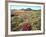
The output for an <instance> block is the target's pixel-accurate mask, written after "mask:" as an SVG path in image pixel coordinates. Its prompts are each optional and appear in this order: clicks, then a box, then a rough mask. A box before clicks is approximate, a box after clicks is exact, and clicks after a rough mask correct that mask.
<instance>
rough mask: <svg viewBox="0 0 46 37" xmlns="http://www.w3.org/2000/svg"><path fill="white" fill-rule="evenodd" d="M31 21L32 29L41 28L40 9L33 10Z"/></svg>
mask: <svg viewBox="0 0 46 37" xmlns="http://www.w3.org/2000/svg"><path fill="white" fill-rule="evenodd" d="M29 23H30V24H31V26H32V30H40V29H41V15H40V11H39V12H38V11H33V12H32V15H31V17H30V18H29Z"/></svg>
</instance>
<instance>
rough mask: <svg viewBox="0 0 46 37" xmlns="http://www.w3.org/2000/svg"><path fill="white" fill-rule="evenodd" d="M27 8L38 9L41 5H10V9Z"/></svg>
mask: <svg viewBox="0 0 46 37" xmlns="http://www.w3.org/2000/svg"><path fill="white" fill-rule="evenodd" d="M27 8H30V9H32V10H40V9H41V7H40V6H24V5H23V6H22V5H12V6H11V9H17V10H19V9H27Z"/></svg>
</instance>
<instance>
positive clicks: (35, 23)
mask: <svg viewBox="0 0 46 37" xmlns="http://www.w3.org/2000/svg"><path fill="white" fill-rule="evenodd" d="M16 15H17V16H16ZM23 22H28V23H29V25H31V27H32V29H31V30H40V29H41V28H40V27H41V12H40V10H32V11H16V12H15V13H14V16H13V17H11V30H12V31H21V30H22V27H21V26H22V25H23Z"/></svg>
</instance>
